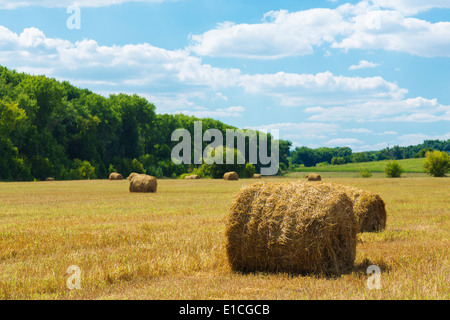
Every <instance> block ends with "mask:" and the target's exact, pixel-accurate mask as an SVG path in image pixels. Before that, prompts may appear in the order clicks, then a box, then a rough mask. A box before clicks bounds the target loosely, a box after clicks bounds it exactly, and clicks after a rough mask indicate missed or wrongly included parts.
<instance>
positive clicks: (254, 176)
mask: <svg viewBox="0 0 450 320" xmlns="http://www.w3.org/2000/svg"><path fill="white" fill-rule="evenodd" d="M253 179H261V174H259V173H255V174H254V175H253Z"/></svg>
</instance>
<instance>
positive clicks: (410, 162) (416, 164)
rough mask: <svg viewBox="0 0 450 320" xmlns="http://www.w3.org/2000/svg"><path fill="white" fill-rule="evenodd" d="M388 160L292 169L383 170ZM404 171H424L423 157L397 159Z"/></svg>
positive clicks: (311, 170)
mask: <svg viewBox="0 0 450 320" xmlns="http://www.w3.org/2000/svg"><path fill="white" fill-rule="evenodd" d="M388 161H389V160H383V161H372V162H359V163H347V164H341V165H329V166H322V167H304V168H297V169H295V170H292V171H296V172H359V171H360V170H361V169H369V170H370V171H371V172H384V167H385V165H386V163H387V162H388ZM397 161H398V163H399V164H400V165H401V167H402V168H403V170H404V171H405V172H412V173H424V172H425V170H424V169H423V163H424V161H425V158H417V159H416V158H415V159H404V160H397Z"/></svg>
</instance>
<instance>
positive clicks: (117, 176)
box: [109, 172, 123, 180]
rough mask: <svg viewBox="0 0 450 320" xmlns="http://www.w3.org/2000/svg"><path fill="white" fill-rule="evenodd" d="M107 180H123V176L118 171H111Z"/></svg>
mask: <svg viewBox="0 0 450 320" xmlns="http://www.w3.org/2000/svg"><path fill="white" fill-rule="evenodd" d="M109 180H123V176H122V175H121V174H120V173H117V172H113V173H111V174H110V175H109Z"/></svg>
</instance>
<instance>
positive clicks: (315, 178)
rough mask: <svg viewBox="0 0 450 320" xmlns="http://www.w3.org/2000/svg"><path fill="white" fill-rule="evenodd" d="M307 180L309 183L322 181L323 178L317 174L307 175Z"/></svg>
mask: <svg viewBox="0 0 450 320" xmlns="http://www.w3.org/2000/svg"><path fill="white" fill-rule="evenodd" d="M306 179H308V181H322V177H321V176H320V174H317V173H310V174H308V175H306Z"/></svg>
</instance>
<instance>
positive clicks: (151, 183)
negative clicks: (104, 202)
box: [130, 174, 158, 193]
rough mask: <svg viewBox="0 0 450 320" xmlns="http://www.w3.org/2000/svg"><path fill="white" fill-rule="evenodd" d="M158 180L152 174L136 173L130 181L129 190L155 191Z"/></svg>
mask: <svg viewBox="0 0 450 320" xmlns="http://www.w3.org/2000/svg"><path fill="white" fill-rule="evenodd" d="M157 187H158V181H157V180H156V178H155V177H153V176H148V175H146V174H137V175H135V176H134V177H133V179H131V181H130V192H152V193H154V192H156V189H157Z"/></svg>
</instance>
